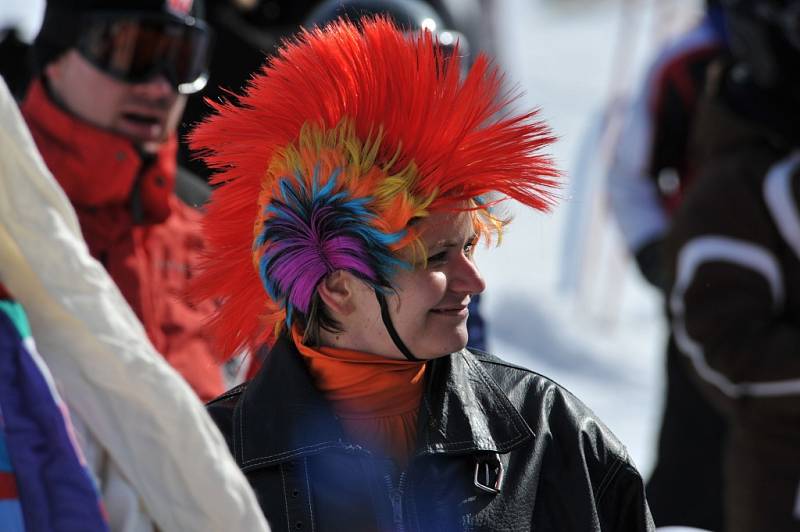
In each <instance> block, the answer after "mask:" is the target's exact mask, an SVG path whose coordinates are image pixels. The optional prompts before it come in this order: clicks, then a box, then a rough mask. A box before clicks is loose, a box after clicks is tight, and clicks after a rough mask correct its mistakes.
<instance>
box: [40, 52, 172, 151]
mask: <svg viewBox="0 0 800 532" xmlns="http://www.w3.org/2000/svg"><path fill="white" fill-rule="evenodd" d="M45 75H46V76H47V81H48V83H49V86H50V89H51V90H52V91H53V93H54V95H55V97H56V98H57V99H58V100H59V101H60V103H61V104H62V105H64V106H65V107H66V108H67V110H68V111H70V112H71V113H72V114H74V115H75V116H77V117H78V118H80V119H81V120H84V121H85V122H88V123H90V124H92V125H94V126H97V127H99V128H102V129H106V130H108V131H111V132H113V133H116V134H118V135H121V136H123V137H126V138H128V139H130V140H131V141H133V142H134V143H136V144H138V145H139V146H141V147H142V149H144V150H145V151H149V152H155V151H156V150H158V148H159V146H160V145H161V144H162V143H163V142H164V141H165V140H166V139H167V137H169V135H170V133H172V132H173V131H175V129H176V128H177V126H178V122H179V121H180V118H181V115H182V114H183V108H184V106H185V105H186V96H183V95H179V94H178V92H177V91H176V90H175V88H174V87H173V86H172V85H171V84H170V83H169V82H168V81H167V79H166V78H165V77H164V76H156V77H154V78H152V79H150V80H148V81H145V82H142V83H125V82H123V81H119V80H117V79H114V78H112V77H111V76H109V75H107V74H105V73H103V72H101V71H100V70H98V69H97V68H95V67H94V66H93V65H92V64H91V63H89V62H88V61H87V60H86V59H84V58H83V56H82V55H81V54H80V53H78V52H77V51H76V50H75V49H70V50H69V51H67V52H66V53H65V54H63V55H61V56H60V57H59V58H58V59H56V60H55V61H53V62H51V63H50V64H48V65H47V66H46V67H45Z"/></svg>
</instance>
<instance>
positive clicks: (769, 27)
mask: <svg viewBox="0 0 800 532" xmlns="http://www.w3.org/2000/svg"><path fill="white" fill-rule="evenodd" d="M722 5H723V8H724V9H725V17H726V23H727V29H728V38H729V41H730V48H731V52H732V53H733V55H734V57H735V58H736V59H737V60H738V61H739V62H740V64H741V66H742V67H744V68H745V69H746V71H747V72H748V74H749V75H750V77H752V79H753V81H754V82H755V83H756V84H757V85H758V86H760V87H764V88H767V89H780V88H782V87H785V88H788V87H800V85H798V84H797V83H799V82H800V0H722ZM793 90H794V89H793Z"/></svg>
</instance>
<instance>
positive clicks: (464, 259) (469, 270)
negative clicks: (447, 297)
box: [450, 255, 486, 294]
mask: <svg viewBox="0 0 800 532" xmlns="http://www.w3.org/2000/svg"><path fill="white" fill-rule="evenodd" d="M452 275H453V276H452V278H451V281H450V289H451V290H452V291H454V292H463V293H468V294H480V293H481V292H483V291H484V290H485V289H486V282H485V281H484V280H483V276H482V275H481V272H480V270H478V266H477V265H476V264H475V261H474V260H473V259H472V258H471V257H468V256H466V255H462V256H461V257H459V259H458V261H457V263H456V264H455V271H454V272H453V274H452Z"/></svg>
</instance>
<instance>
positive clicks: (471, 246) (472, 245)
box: [464, 238, 478, 257]
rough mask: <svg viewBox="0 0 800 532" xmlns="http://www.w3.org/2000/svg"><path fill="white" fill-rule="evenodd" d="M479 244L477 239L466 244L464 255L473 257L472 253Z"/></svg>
mask: <svg viewBox="0 0 800 532" xmlns="http://www.w3.org/2000/svg"><path fill="white" fill-rule="evenodd" d="M477 243H478V239H477V238H473V239H471V240H470V241H469V242H467V243H466V244H464V254H465V255H467V256H468V257H469V256H471V255H472V252H473V251H475V245H476V244H477Z"/></svg>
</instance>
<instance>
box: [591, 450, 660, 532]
mask: <svg viewBox="0 0 800 532" xmlns="http://www.w3.org/2000/svg"><path fill="white" fill-rule="evenodd" d="M607 479H608V480H607V481H606V482H604V484H603V485H602V486H601V487H600V488H599V490H598V501H597V510H598V517H599V519H600V529H601V530H613V531H615V532H642V531H654V530H655V529H656V527H655V525H654V524H653V517H652V516H651V515H650V508H649V507H648V506H647V499H646V498H645V492H644V483H643V482H642V477H641V476H639V473H638V472H637V471H636V468H635V467H634V466H633V464H631V463H630V461H627V460H620V461H619V462H617V463H616V464H614V466H613V467H612V470H611V471H610V472H609V473H608V475H607Z"/></svg>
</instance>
